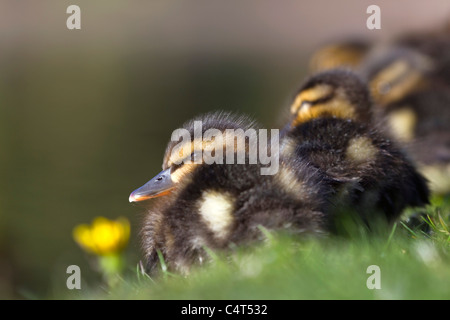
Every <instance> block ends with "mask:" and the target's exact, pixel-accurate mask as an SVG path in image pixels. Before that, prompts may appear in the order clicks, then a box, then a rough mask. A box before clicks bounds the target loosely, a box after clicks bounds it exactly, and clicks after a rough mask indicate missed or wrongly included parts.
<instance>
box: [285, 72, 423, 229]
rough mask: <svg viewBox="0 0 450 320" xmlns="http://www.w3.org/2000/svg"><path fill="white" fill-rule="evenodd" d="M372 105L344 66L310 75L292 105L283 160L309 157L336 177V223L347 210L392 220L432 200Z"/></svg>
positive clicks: (369, 219)
mask: <svg viewBox="0 0 450 320" xmlns="http://www.w3.org/2000/svg"><path fill="white" fill-rule="evenodd" d="M371 109H372V102H371V98H370V95H369V92H368V88H367V85H366V84H365V83H364V82H363V81H362V80H361V79H360V77H359V76H357V75H356V74H355V73H354V72H352V71H349V70H343V69H336V70H330V71H325V72H322V73H318V74H316V75H313V76H312V77H310V78H309V79H308V80H307V81H306V82H305V83H304V84H303V85H302V86H301V88H300V89H299V90H298V92H297V95H296V96H295V98H294V101H293V103H292V105H291V108H290V112H291V118H290V121H289V124H288V125H287V127H286V128H285V135H284V137H283V140H282V142H281V147H280V150H281V151H280V152H281V154H280V159H282V160H284V159H292V158H295V159H300V161H301V162H304V161H306V162H307V163H310V165H312V166H314V167H315V168H317V169H318V170H320V172H321V175H323V176H325V177H327V178H328V179H329V180H330V181H332V185H333V188H334V191H335V197H334V200H333V202H334V204H335V209H334V211H335V215H336V219H335V221H336V224H338V223H339V220H340V219H341V218H342V215H341V213H343V214H344V215H347V214H346V212H350V213H352V214H353V213H356V214H353V216H355V217H359V218H360V220H362V221H363V222H365V223H366V224H368V225H369V226H370V225H371V222H372V221H373V220H377V221H378V220H385V221H388V222H392V221H394V220H395V219H397V218H398V217H399V216H400V215H401V213H402V211H403V209H404V208H405V207H416V206H424V205H426V204H427V203H428V201H429V200H428V198H429V190H428V187H427V183H426V180H425V179H424V178H423V177H422V175H421V174H419V173H418V172H417V171H416V168H415V167H414V165H413V164H412V163H411V161H410V160H408V157H407V156H406V155H405V154H404V153H403V152H402V151H401V149H400V148H399V147H397V146H396V144H395V143H394V141H392V140H391V139H389V138H387V137H386V136H385V135H383V134H382V132H381V130H380V129H379V128H378V127H377V125H375V124H374V122H373V119H372V115H371ZM331 210H333V209H331ZM347 216H348V215H347ZM338 231H339V230H338Z"/></svg>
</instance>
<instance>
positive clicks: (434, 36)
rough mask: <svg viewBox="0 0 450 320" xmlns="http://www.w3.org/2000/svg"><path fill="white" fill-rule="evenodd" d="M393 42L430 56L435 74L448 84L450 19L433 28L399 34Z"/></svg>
mask: <svg viewBox="0 0 450 320" xmlns="http://www.w3.org/2000/svg"><path fill="white" fill-rule="evenodd" d="M393 44H394V45H395V46H401V47H406V48H409V49H411V50H414V51H416V52H418V53H420V54H423V55H426V56H428V57H429V58H431V59H432V60H433V63H434V64H435V65H436V68H435V75H436V76H438V77H440V78H441V79H443V80H445V81H446V82H447V83H449V84H450V19H449V20H448V21H447V22H446V23H444V24H443V25H441V26H439V27H437V28H435V29H431V30H427V31H424V32H414V33H408V34H405V35H401V36H400V37H397V38H396V39H394V41H393Z"/></svg>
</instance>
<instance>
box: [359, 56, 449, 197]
mask: <svg viewBox="0 0 450 320" xmlns="http://www.w3.org/2000/svg"><path fill="white" fill-rule="evenodd" d="M437 68H438V67H437V65H436V64H435V63H434V60H433V59H431V58H429V57H427V56H424V55H422V54H420V53H418V52H416V51H414V50H410V49H406V48H391V49H389V50H386V51H383V52H381V53H379V54H377V55H375V56H372V57H370V58H369V59H368V61H367V62H366V64H365V65H364V66H363V67H362V69H361V70H362V71H361V72H362V74H363V75H364V76H365V77H366V78H367V79H368V81H369V82H370V88H371V92H372V95H373V97H374V100H375V105H376V107H377V108H376V109H377V113H378V116H379V118H380V119H381V120H382V121H385V122H386V124H387V127H388V129H389V130H390V132H391V133H392V135H393V136H395V138H397V139H398V140H399V141H400V142H402V143H403V145H404V146H405V147H406V148H407V149H408V151H409V152H410V154H411V155H412V156H413V158H414V159H415V161H416V162H417V163H418V165H419V168H420V170H421V171H422V172H423V173H424V174H425V176H426V177H427V178H428V179H429V180H430V186H431V189H432V190H433V191H434V192H436V193H447V192H450V126H449V125H448V124H449V123H450V108H449V107H448V106H449V105H450V84H447V83H446V82H445V81H443V80H442V78H441V77H440V75H439V72H438V71H439V70H437Z"/></svg>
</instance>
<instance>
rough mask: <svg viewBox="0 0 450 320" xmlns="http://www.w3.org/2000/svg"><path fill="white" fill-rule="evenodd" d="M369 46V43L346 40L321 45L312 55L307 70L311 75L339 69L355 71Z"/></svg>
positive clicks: (360, 40) (358, 40)
mask: <svg viewBox="0 0 450 320" xmlns="http://www.w3.org/2000/svg"><path fill="white" fill-rule="evenodd" d="M371 46H372V45H371V43H369V42H368V41H366V40H362V39H348V40H344V41H341V42H333V43H329V44H326V45H323V46H321V47H320V48H318V49H317V50H316V51H315V52H314V53H313V54H312V56H311V58H310V61H309V69H310V71H311V72H312V73H316V72H321V71H326V70H331V69H335V68H339V67H346V68H351V69H357V68H358V67H359V65H360V64H361V62H362V61H363V59H364V57H365V56H366V55H367V53H368V52H369V50H370V48H371Z"/></svg>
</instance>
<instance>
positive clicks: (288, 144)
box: [280, 138, 297, 157]
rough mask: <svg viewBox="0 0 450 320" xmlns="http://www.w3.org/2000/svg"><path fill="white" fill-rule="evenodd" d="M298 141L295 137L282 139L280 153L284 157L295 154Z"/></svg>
mask: <svg viewBox="0 0 450 320" xmlns="http://www.w3.org/2000/svg"><path fill="white" fill-rule="evenodd" d="M296 146H297V142H296V141H295V140H294V139H290V138H285V139H283V140H282V141H281V146H280V153H281V155H282V156H284V157H292V156H294V152H295V147H296Z"/></svg>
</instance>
